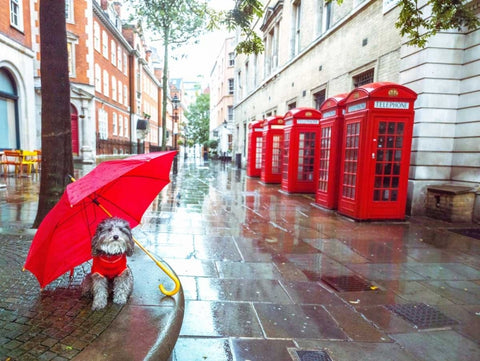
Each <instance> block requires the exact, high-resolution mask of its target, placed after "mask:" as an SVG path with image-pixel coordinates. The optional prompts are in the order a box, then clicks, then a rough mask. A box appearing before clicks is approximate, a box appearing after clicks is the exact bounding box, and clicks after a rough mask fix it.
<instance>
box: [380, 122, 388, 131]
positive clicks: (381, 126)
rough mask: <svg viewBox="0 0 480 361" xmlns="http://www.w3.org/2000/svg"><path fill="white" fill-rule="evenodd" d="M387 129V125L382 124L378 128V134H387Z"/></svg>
mask: <svg viewBox="0 0 480 361" xmlns="http://www.w3.org/2000/svg"><path fill="white" fill-rule="evenodd" d="M386 129H387V123H385V122H380V124H379V126H378V134H385V131H386Z"/></svg>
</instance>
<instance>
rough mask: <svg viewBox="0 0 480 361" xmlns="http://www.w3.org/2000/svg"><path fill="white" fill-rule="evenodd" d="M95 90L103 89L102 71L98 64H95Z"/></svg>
mask: <svg viewBox="0 0 480 361" xmlns="http://www.w3.org/2000/svg"><path fill="white" fill-rule="evenodd" d="M95 90H96V91H97V92H101V91H102V71H101V70H100V65H98V64H95Z"/></svg>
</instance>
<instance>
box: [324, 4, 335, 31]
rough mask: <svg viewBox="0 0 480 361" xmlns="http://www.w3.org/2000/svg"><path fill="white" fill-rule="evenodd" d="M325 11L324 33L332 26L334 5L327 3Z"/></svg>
mask: <svg viewBox="0 0 480 361" xmlns="http://www.w3.org/2000/svg"><path fill="white" fill-rule="evenodd" d="M324 10H325V21H324V25H325V28H324V31H327V30H328V29H330V27H331V26H332V17H333V5H332V2H329V3H326V4H325V6H324Z"/></svg>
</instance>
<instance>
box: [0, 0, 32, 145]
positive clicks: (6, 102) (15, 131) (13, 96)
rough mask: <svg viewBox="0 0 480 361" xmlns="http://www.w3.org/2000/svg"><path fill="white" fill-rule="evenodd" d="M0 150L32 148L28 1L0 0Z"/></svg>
mask: <svg viewBox="0 0 480 361" xmlns="http://www.w3.org/2000/svg"><path fill="white" fill-rule="evenodd" d="M0 8H1V9H3V10H2V11H0V149H2V148H14V149H36V148H37V147H38V146H39V144H38V141H37V140H38V136H39V133H38V132H37V131H36V129H37V127H36V124H35V104H34V102H32V101H31V99H34V97H35V96H34V72H33V71H34V61H35V53H34V51H33V47H32V37H33V33H32V17H31V16H32V11H31V9H32V2H30V1H28V0H23V1H19V0H0Z"/></svg>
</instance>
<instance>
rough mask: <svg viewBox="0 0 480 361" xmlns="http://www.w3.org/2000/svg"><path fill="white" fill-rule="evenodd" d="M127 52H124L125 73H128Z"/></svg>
mask: <svg viewBox="0 0 480 361" xmlns="http://www.w3.org/2000/svg"><path fill="white" fill-rule="evenodd" d="M127 65H128V63H127V54H126V53H123V74H125V75H127Z"/></svg>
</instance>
